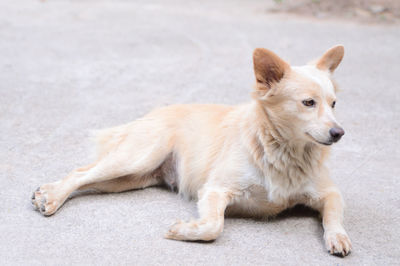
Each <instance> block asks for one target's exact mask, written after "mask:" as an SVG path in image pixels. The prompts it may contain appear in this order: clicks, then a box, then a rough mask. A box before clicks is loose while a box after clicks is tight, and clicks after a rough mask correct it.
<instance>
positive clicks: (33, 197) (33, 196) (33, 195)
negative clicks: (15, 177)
mask: <svg viewBox="0 0 400 266" xmlns="http://www.w3.org/2000/svg"><path fill="white" fill-rule="evenodd" d="M31 199H33V200H34V199H35V192H33V193H32V197H31Z"/></svg>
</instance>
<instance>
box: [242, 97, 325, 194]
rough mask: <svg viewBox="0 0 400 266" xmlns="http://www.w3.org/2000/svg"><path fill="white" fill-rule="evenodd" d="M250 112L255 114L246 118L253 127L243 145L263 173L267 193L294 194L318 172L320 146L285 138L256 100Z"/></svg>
mask: <svg viewBox="0 0 400 266" xmlns="http://www.w3.org/2000/svg"><path fill="white" fill-rule="evenodd" d="M252 112H253V113H252V115H256V116H257V117H256V118H255V119H254V120H252V121H251V122H250V121H249V122H250V123H252V126H249V127H248V129H249V132H247V133H246V134H247V135H251V136H252V138H251V139H252V140H251V141H250V142H249V143H247V145H246V146H247V148H248V151H249V153H250V156H251V160H252V161H253V163H254V164H255V165H256V166H257V167H258V168H259V169H260V170H261V171H262V172H263V173H264V178H265V180H266V183H267V185H268V187H269V189H270V193H276V194H277V195H275V196H271V195H270V197H271V198H275V199H278V198H280V199H284V198H287V194H291V195H293V194H296V193H297V191H300V190H302V188H304V187H306V186H307V185H308V183H309V182H310V180H311V177H313V176H315V175H316V174H317V173H318V172H319V169H320V166H321V165H322V162H323V159H324V156H323V155H324V154H323V148H322V147H320V146H319V145H318V144H315V143H312V142H305V141H303V142H299V141H297V142H294V141H290V140H285V139H284V138H283V137H282V135H281V134H280V133H279V130H278V129H277V127H276V126H275V125H274V124H273V123H272V121H271V120H270V118H269V116H268V113H267V112H266V111H265V109H264V108H263V107H262V106H261V104H259V103H256V104H255V108H254V109H253V110H252ZM280 188H282V190H280ZM283 188H284V189H283ZM284 191H285V192H284ZM281 192H282V193H281ZM286 192H289V193H286ZM283 193H284V194H285V195H281V194H283Z"/></svg>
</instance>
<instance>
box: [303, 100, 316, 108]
mask: <svg viewBox="0 0 400 266" xmlns="http://www.w3.org/2000/svg"><path fill="white" fill-rule="evenodd" d="M303 104H304V105H305V106H308V107H312V106H314V105H315V101H314V100H313V99H309V100H304V101H303Z"/></svg>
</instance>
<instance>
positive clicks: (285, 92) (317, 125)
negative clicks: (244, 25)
mask: <svg viewBox="0 0 400 266" xmlns="http://www.w3.org/2000/svg"><path fill="white" fill-rule="evenodd" d="M343 54H344V48H343V46H340V45H338V46H335V47H333V48H331V49H329V50H328V51H326V52H325V54H324V55H323V56H322V57H320V58H319V59H318V60H316V61H314V62H313V63H310V64H308V65H305V66H301V67H292V66H290V65H289V64H288V63H286V62H285V61H284V60H282V59H281V58H279V57H278V56H277V55H276V54H274V53H273V52H271V51H269V50H267V49H263V48H257V49H256V50H255V51H254V54H253V61H254V71H255V75H256V80H257V84H256V90H255V91H254V93H253V98H255V99H256V100H258V101H259V102H260V103H261V104H262V106H263V107H264V108H265V110H266V112H267V114H268V117H269V119H270V120H271V123H273V125H274V126H275V127H276V129H277V130H278V132H279V133H280V134H281V135H282V137H284V138H285V139H288V140H294V141H296V140H300V141H312V142H317V143H319V144H322V145H331V144H332V143H334V142H337V141H339V139H340V138H341V137H342V136H343V135H344V130H343V129H342V127H341V126H340V125H339V124H338V122H337V121H336V119H335V117H334V114H333V111H334V108H335V103H336V96H335V91H336V88H335V84H334V82H333V81H332V79H331V75H332V73H333V71H334V70H335V69H336V67H337V66H338V65H339V63H340V62H341V60H342V58H343Z"/></svg>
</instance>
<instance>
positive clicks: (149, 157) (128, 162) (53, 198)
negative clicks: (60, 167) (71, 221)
mask: <svg viewBox="0 0 400 266" xmlns="http://www.w3.org/2000/svg"><path fill="white" fill-rule="evenodd" d="M134 147H135V146H134ZM145 148H146V147H145ZM131 150H133V151H131ZM170 152H171V146H169V145H164V146H158V145H151V146H150V145H149V147H148V148H147V149H142V150H134V148H132V147H131V146H125V147H121V148H120V149H117V150H115V151H114V152H110V153H109V154H108V155H107V156H106V157H104V158H102V159H101V160H99V161H98V162H97V163H95V164H92V165H89V166H86V167H82V168H79V169H76V170H74V171H73V172H72V173H71V174H70V175H68V176H67V177H65V178H64V179H62V180H60V181H57V182H54V183H50V184H45V185H42V186H40V187H39V188H38V189H37V190H36V191H35V192H34V193H33V195H32V204H33V205H34V206H35V208H36V209H38V210H39V211H40V212H41V213H42V214H43V215H46V216H47V215H51V214H53V213H55V212H56V211H57V209H58V208H59V207H60V206H61V205H62V204H63V203H64V202H65V200H66V199H67V198H68V196H69V195H70V194H71V193H72V192H73V191H75V190H77V189H79V188H82V187H84V186H86V185H89V184H93V186H95V187H94V188H96V186H101V188H102V189H101V188H100V190H103V191H107V189H106V188H105V187H104V186H105V185H107V183H104V182H107V181H109V180H112V179H115V178H119V177H124V176H131V177H136V178H137V180H136V181H137V182H130V184H129V185H130V188H131V189H133V188H139V187H141V186H143V185H151V184H155V179H151V178H150V179H146V178H145V177H146V176H148V175H149V174H151V173H152V171H154V170H156V169H157V167H159V166H160V164H161V163H162V162H163V161H164V160H165V158H166V156H167V155H168V154H169V153H170ZM143 178H145V179H143ZM119 181H121V180H119ZM129 181H132V180H129ZM100 182H103V183H102V184H101V185H100V184H97V185H95V184H96V183H100ZM116 182H118V180H117V181H115V182H111V183H108V185H111V187H110V188H109V189H108V191H121V189H123V188H124V187H125V188H126V186H123V184H122V186H119V187H118V186H116ZM124 182H125V185H126V184H127V180H122V183H124ZM120 185H121V184H120ZM87 188H88V187H87ZM123 190H126V189H123Z"/></svg>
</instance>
